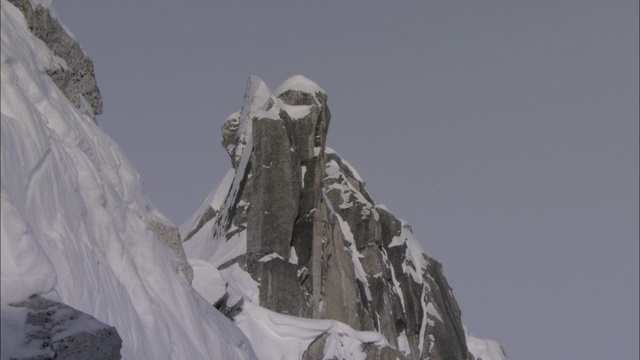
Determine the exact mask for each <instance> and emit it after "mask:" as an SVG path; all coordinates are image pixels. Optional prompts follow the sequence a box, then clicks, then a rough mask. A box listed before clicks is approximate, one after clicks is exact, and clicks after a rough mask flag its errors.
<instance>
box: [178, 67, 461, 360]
mask: <svg viewBox="0 0 640 360" xmlns="http://www.w3.org/2000/svg"><path fill="white" fill-rule="evenodd" d="M275 94H277V97H274V96H273V93H271V92H270V91H269V90H268V89H267V88H266V86H265V85H264V82H262V80H260V79H259V78H258V77H255V76H252V77H251V78H249V82H248V86H247V91H246V94H245V98H244V103H243V105H242V110H241V111H240V112H238V113H235V114H234V115H232V116H231V117H230V118H229V119H227V120H226V121H225V122H224V124H223V126H222V134H223V142H222V145H223V147H224V148H225V149H226V150H227V152H229V155H230V156H231V161H232V166H233V169H232V170H231V171H230V172H229V173H228V176H227V177H225V180H224V181H223V183H222V184H221V185H220V186H219V187H218V188H217V190H216V191H215V193H213V194H211V195H210V196H209V197H208V198H207V200H206V202H205V204H203V205H202V206H201V207H200V210H198V213H196V214H194V215H193V216H192V217H191V219H190V220H189V221H188V222H187V223H185V226H183V228H182V229H181V231H182V233H183V234H188V235H187V237H186V239H185V242H184V248H185V252H186V253H187V255H188V256H189V257H190V258H191V261H194V262H198V263H199V264H200V266H196V267H194V273H195V275H194V287H195V288H196V290H198V291H201V292H202V293H203V294H212V293H215V294H225V295H224V296H223V297H222V298H221V299H222V300H219V301H216V302H215V303H216V304H218V306H219V307H220V308H221V309H233V311H229V313H233V314H234V315H233V316H236V317H235V320H236V323H237V324H238V325H239V326H240V328H241V329H242V330H243V331H245V333H246V334H248V336H249V338H250V340H251V341H252V344H253V345H254V347H257V348H256V349H255V350H256V351H257V353H265V354H269V355H268V356H267V358H287V359H289V358H291V359H299V358H316V357H322V358H331V357H337V358H345V357H346V358H351V357H353V354H354V353H349V354H344V353H340V352H336V351H338V350H336V349H342V348H352V349H353V348H354V347H355V349H356V350H353V351H360V352H362V353H363V358H372V359H373V358H376V359H396V358H400V359H421V358H425V357H428V358H431V359H467V358H471V357H470V356H469V349H468V347H467V343H466V340H465V332H464V329H463V326H462V320H461V318H460V314H461V312H460V309H459V307H458V304H457V302H456V300H455V298H454V297H453V294H452V291H451V288H450V287H449V285H448V283H447V281H446V279H445V277H444V275H443V273H442V267H441V265H440V263H438V262H437V261H436V260H434V259H433V258H431V257H429V256H428V255H427V254H425V253H424V252H423V250H422V248H421V247H420V245H419V243H418V242H417V240H416V239H415V238H414V236H413V234H412V232H411V227H410V226H409V225H408V224H407V223H406V222H404V221H402V220H399V219H398V218H396V217H395V216H394V215H393V214H391V213H390V212H389V211H388V210H386V209H385V208H383V207H378V206H376V205H375V202H374V201H373V199H372V198H371V197H370V195H369V194H368V192H367V190H366V186H365V183H364V181H363V180H362V178H361V177H360V175H358V172H357V171H356V170H355V168H353V167H352V166H351V165H350V164H349V163H348V162H346V161H345V160H343V159H342V158H341V157H340V156H339V155H338V154H337V153H336V152H335V151H333V150H332V149H327V148H326V146H325V144H326V137H327V132H328V127H329V123H330V118H331V113H330V111H329V107H328V105H327V94H326V93H325V92H324V90H322V88H320V87H319V86H318V85H317V84H316V83H315V82H313V81H311V80H309V79H307V78H305V77H304V76H302V75H296V76H293V77H291V78H289V79H288V80H286V81H285V82H284V83H283V84H282V85H281V86H280V87H279V88H278V90H277V91H276V92H275ZM222 199H224V200H222ZM196 219H199V220H197V221H196ZM203 262H204V263H208V264H210V265H212V266H202V264H203ZM212 268H213V269H214V270H217V272H216V271H214V270H212ZM205 269H207V270H205ZM212 274H216V275H215V276H214V275H212ZM203 279H209V280H208V281H207V280H203ZM216 288H219V289H218V290H215V291H214V289H216ZM225 311H227V310H225ZM238 311H240V315H238ZM267 314H268V315H267ZM264 316H268V317H269V319H272V320H270V321H272V322H273V324H272V325H270V326H272V327H277V326H278V325H277V324H280V325H282V324H285V323H295V324H297V325H295V326H297V328H296V333H295V334H290V335H291V336H289V337H288V339H289V340H290V341H289V342H290V343H295V346H294V345H291V344H287V345H286V346H282V347H280V346H278V345H276V344H278V341H279V340H278V336H277V335H276V336H273V331H274V329H273V328H272V330H271V331H260V330H258V329H259V328H261V326H264V325H261V324H258V323H256V322H255V321H253V320H252V319H254V318H255V317H264ZM326 320H331V321H333V324H338V323H339V324H340V325H339V326H338V325H336V326H326V325H322V324H325V323H322V321H326ZM291 326H294V325H291ZM339 329H341V330H339ZM345 329H350V330H348V331H347V330H345ZM275 331H276V333H277V332H278V331H277V330H275ZM287 331H289V330H287ZM370 332H375V333H377V335H376V336H378V337H377V338H376V339H378V340H375V341H374V340H370V341H369V340H363V339H366V338H368V337H367V335H365V334H370ZM347 334H348V335H347ZM254 340H255V341H254ZM329 343H332V344H334V345H336V343H339V345H340V346H329ZM262 345H264V347H262ZM274 347H275V348H277V349H280V348H282V349H283V350H282V352H283V353H282V354H281V353H278V351H281V350H274ZM293 348H295V349H297V350H299V351H300V352H299V353H296V352H295V351H294V352H293V353H291V351H293V350H292V349H293ZM274 351H275V352H274Z"/></svg>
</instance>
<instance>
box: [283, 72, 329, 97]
mask: <svg viewBox="0 0 640 360" xmlns="http://www.w3.org/2000/svg"><path fill="white" fill-rule="evenodd" d="M288 90H294V91H301V92H304V93H307V94H312V95H313V94H315V93H323V94H326V92H325V91H324V90H323V89H322V88H321V87H320V86H319V85H318V84H317V83H316V82H315V81H313V80H309V79H307V78H306V77H305V76H304V75H294V76H292V77H290V78H288V79H287V80H285V81H284V82H283V83H282V85H280V86H278V89H277V90H276V92H275V94H276V96H280V95H282V94H283V93H285V92H287V91H288Z"/></svg>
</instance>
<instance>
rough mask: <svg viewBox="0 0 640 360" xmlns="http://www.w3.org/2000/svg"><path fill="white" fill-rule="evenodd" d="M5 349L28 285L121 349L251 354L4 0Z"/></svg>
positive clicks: (9, 349) (173, 354)
mask: <svg viewBox="0 0 640 360" xmlns="http://www.w3.org/2000/svg"><path fill="white" fill-rule="evenodd" d="M1 10H2V13H1V17H2V19H1V24H2V25H1V26H2V53H1V65H2V67H1V71H2V78H1V79H2V81H1V86H2V88H1V113H2V114H1V115H2V116H1V124H2V133H1V134H2V135H1V136H2V139H1V140H2V143H1V144H2V145H1V162H0V164H1V170H2V175H1V204H2V213H1V214H2V215H1V216H2V218H1V220H2V221H1V236H2V237H1V245H2V248H1V254H2V263H1V264H2V269H1V270H2V271H1V273H2V278H1V294H2V297H1V310H2V312H1V317H2V358H3V359H4V358H9V357H12V356H19V355H21V354H24V353H25V352H24V351H25V349H22V348H21V338H20V331H21V326H22V325H21V324H22V322H23V321H24V317H23V316H24V313H20V312H16V311H15V310H14V308H12V307H10V306H9V304H11V303H15V302H19V301H21V300H24V299H25V298H26V297H28V296H30V295H32V294H42V295H43V296H45V297H47V298H50V299H52V300H56V301H60V302H63V303H65V304H67V305H69V306H71V307H73V308H76V309H78V310H80V311H83V312H85V313H87V314H90V315H91V316H93V317H95V318H96V319H98V320H100V321H102V322H104V323H106V324H109V325H112V326H114V327H116V329H117V330H118V333H119V335H120V337H121V338H122V340H123V348H122V356H123V358H125V359H210V358H224V359H234V358H236V359H250V358H255V354H254V353H253V350H252V348H251V345H250V344H249V342H248V340H247V339H246V337H245V336H244V335H243V334H242V332H241V331H240V330H239V329H238V328H237V327H236V326H235V325H233V324H232V323H231V322H230V321H229V320H227V319H226V318H225V317H224V316H222V315H221V314H220V313H219V312H217V311H216V310H215V309H214V308H213V307H212V306H211V305H210V304H208V303H207V301H206V300H205V299H204V298H202V297H201V296H200V295H199V294H198V293H197V292H196V291H194V290H193V288H192V287H191V286H190V285H189V283H188V281H187V280H186V279H185V278H184V276H183V275H182V274H181V273H177V272H176V271H175V270H174V268H173V267H172V265H171V264H172V262H173V261H174V260H175V255H174V254H173V253H172V251H171V250H170V249H169V248H168V247H167V246H165V245H164V244H163V243H161V242H160V241H159V240H158V239H157V238H156V236H155V235H154V233H153V232H152V231H151V230H150V228H149V225H148V224H149V222H151V221H155V222H160V223H163V224H166V225H169V226H172V225H171V223H170V222H169V221H168V220H167V219H166V218H165V217H164V216H163V215H162V214H161V213H160V212H158V211H157V210H156V209H155V208H154V206H153V205H152V204H151V202H150V201H149V199H148V198H147V197H146V195H144V193H143V188H142V182H141V180H140V178H139V175H138V174H137V172H136V171H135V169H134V168H133V167H132V166H131V164H130V163H129V162H128V161H127V159H126V158H125V156H124V155H123V153H122V152H121V150H120V149H119V148H118V146H117V145H116V144H114V143H113V141H112V140H111V139H110V138H109V137H108V136H107V135H105V134H104V133H103V132H102V130H101V129H100V128H99V127H98V126H97V125H96V124H95V123H94V122H93V121H92V120H91V119H90V118H89V117H87V116H86V115H83V114H82V113H81V112H80V111H78V109H76V108H75V107H74V106H73V105H72V104H71V103H70V102H69V101H68V99H67V98H66V97H65V96H64V95H63V94H62V93H61V92H60V90H59V89H58V88H57V87H56V85H55V84H54V83H53V82H52V81H51V79H50V78H49V77H48V76H47V75H46V73H45V69H47V68H54V67H59V66H64V61H63V60H61V59H59V58H57V57H55V56H53V55H52V53H51V52H50V50H49V49H48V48H47V46H46V45H45V44H44V43H43V42H42V41H40V40H38V39H36V38H35V37H34V36H32V34H31V33H30V32H29V29H28V28H27V24H26V21H25V19H24V17H23V16H22V13H21V12H20V11H19V10H17V9H16V8H15V7H14V6H13V5H11V4H10V3H8V2H7V1H4V0H3V1H2V8H1Z"/></svg>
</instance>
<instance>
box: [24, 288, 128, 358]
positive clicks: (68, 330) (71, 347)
mask: <svg viewBox="0 0 640 360" xmlns="http://www.w3.org/2000/svg"><path fill="white" fill-rule="evenodd" d="M12 306H13V307H16V308H24V309H25V310H26V311H27V316H26V320H25V323H24V343H23V344H22V348H24V349H29V351H26V350H25V351H23V352H22V353H23V354H27V353H31V354H32V355H28V356H27V355H25V357H22V358H20V360H35V359H74V360H85V359H86V360H89V359H91V360H112V359H120V358H121V356H120V349H121V348H122V339H120V336H119V335H118V331H117V330H116V329H115V328H114V327H112V326H109V325H106V324H104V323H102V322H100V321H98V320H96V319H95V318H93V317H92V316H90V315H87V314H85V313H83V312H81V311H78V310H76V309H74V308H72V307H70V306H67V305H65V304H62V303H59V302H56V301H53V300H49V299H46V298H44V297H41V296H39V295H33V296H31V297H29V298H28V299H27V300H25V301H23V302H21V303H19V304H13V305H12Z"/></svg>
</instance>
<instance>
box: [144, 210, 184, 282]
mask: <svg viewBox="0 0 640 360" xmlns="http://www.w3.org/2000/svg"><path fill="white" fill-rule="evenodd" d="M149 228H150V229H151V231H153V233H154V234H155V235H156V238H158V240H160V242H162V243H163V244H165V245H166V246H168V247H169V249H171V251H173V254H174V255H175V256H176V257H175V259H174V260H173V264H172V265H173V269H174V271H175V272H176V273H177V272H178V271H180V272H182V274H183V275H184V277H185V279H187V281H188V282H189V284H191V283H192V282H193V268H192V267H191V265H189V262H188V261H187V256H186V255H185V254H184V249H183V248H182V240H181V239H180V232H179V231H178V229H177V228H175V227H173V226H169V225H166V224H163V223H161V222H159V221H155V220H151V221H149Z"/></svg>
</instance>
